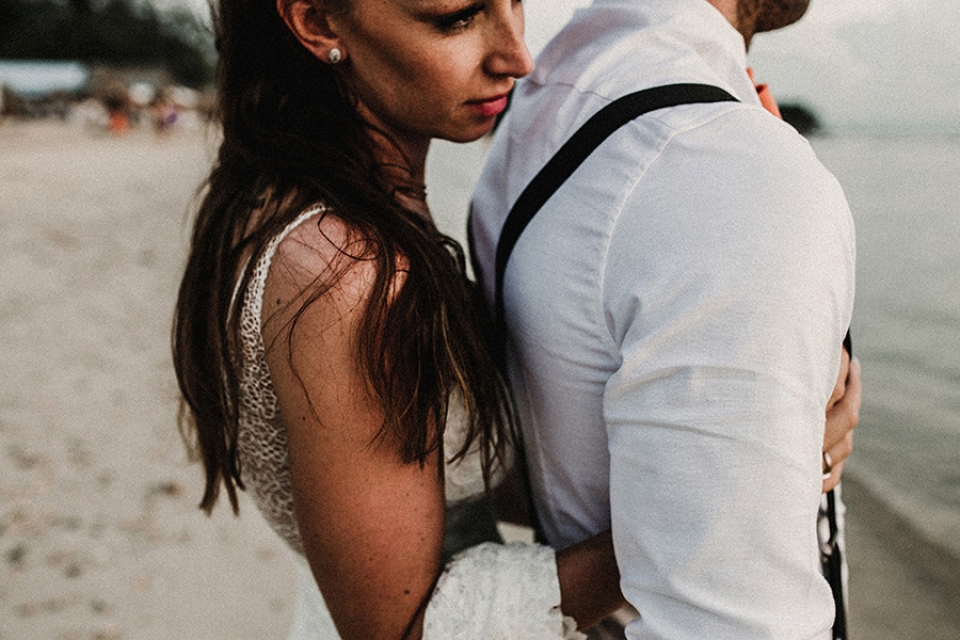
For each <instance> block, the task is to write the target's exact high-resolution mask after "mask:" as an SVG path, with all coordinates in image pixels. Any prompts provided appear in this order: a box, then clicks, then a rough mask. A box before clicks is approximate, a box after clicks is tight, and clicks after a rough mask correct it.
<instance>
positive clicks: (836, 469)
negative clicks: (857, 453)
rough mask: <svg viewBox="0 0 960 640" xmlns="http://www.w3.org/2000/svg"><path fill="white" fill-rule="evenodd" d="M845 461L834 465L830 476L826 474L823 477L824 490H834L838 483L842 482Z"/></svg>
mask: <svg viewBox="0 0 960 640" xmlns="http://www.w3.org/2000/svg"><path fill="white" fill-rule="evenodd" d="M843 465H844V463H843V462H840V463H838V464H835V465H833V470H832V471H831V472H830V475H829V476H826V475H825V476H824V479H823V492H824V493H826V492H827V491H832V490H833V489H836V487H837V485H838V484H840V476H841V475H843Z"/></svg>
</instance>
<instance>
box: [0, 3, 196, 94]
mask: <svg viewBox="0 0 960 640" xmlns="http://www.w3.org/2000/svg"><path fill="white" fill-rule="evenodd" d="M0 58H14V59H26V58H31V59H40V60H64V59H73V60H81V61H84V62H90V63H103V64H111V65H118V66H123V65H137V66H158V67H162V68H165V69H166V70H167V71H169V72H170V73H171V75H173V77H174V78H176V79H177V81H178V82H181V83H183V84H186V85H188V86H192V87H199V86H202V85H204V84H206V83H208V82H209V81H210V80H211V78H212V77H213V66H214V64H213V38H212V35H211V34H210V32H209V30H208V29H207V28H206V27H205V26H204V25H203V24H202V23H201V22H200V20H199V19H198V18H197V17H196V16H195V15H194V14H192V13H191V12H189V11H188V10H186V9H174V10H170V11H164V12H158V11H157V10H156V9H154V8H153V7H152V6H150V5H149V4H146V3H144V2H134V1H132V0H106V2H100V3H95V2H93V1H92V0H68V2H67V3H66V4H64V3H63V2H58V1H57V0H3V2H2V3H0Z"/></svg>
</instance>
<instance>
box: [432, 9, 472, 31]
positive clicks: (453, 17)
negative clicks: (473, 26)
mask: <svg viewBox="0 0 960 640" xmlns="http://www.w3.org/2000/svg"><path fill="white" fill-rule="evenodd" d="M481 11H483V5H482V4H474V5H470V6H469V7H467V8H465V9H461V10H460V11H456V12H454V13H451V14H449V15H446V16H442V17H440V18H437V20H436V22H435V24H436V25H437V28H438V29H440V30H441V31H458V30H460V29H466V28H467V27H469V26H470V23H472V22H473V20H474V18H476V17H477V14H478V13H480V12H481Z"/></svg>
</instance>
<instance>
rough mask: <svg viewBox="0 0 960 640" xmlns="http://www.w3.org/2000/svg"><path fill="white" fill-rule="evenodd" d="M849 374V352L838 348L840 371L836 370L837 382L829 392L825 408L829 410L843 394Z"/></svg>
mask: <svg viewBox="0 0 960 640" xmlns="http://www.w3.org/2000/svg"><path fill="white" fill-rule="evenodd" d="M849 375H850V354H849V353H847V350H846V349H841V350H840V371H839V372H837V382H836V384H835V385H834V386H833V393H831V394H830V399H829V400H828V401H827V409H828V410H829V409H830V408H831V407H832V406H833V405H835V404H837V402H838V401H839V400H840V398H842V397H843V396H844V394H845V393H846V389H847V378H848V377H849Z"/></svg>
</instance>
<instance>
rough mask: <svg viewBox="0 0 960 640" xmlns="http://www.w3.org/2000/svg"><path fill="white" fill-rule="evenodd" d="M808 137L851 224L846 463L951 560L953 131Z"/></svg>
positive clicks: (956, 329)
mask: <svg viewBox="0 0 960 640" xmlns="http://www.w3.org/2000/svg"><path fill="white" fill-rule="evenodd" d="M812 144H813V146H814V149H815V150H816V152H817V154H818V156H819V157H820V159H821V161H822V162H823V163H824V164H825V165H826V166H827V167H828V168H829V169H830V170H831V171H832V172H833V173H834V175H836V176H837V179H838V180H839V181H840V183H841V184H842V185H843V188H844V190H845V192H846V194H847V198H848V200H849V202H850V207H851V210H852V211H853V216H854V220H855V222H856V227H857V296H856V308H855V311H854V321H853V340H854V352H855V354H856V355H857V356H858V357H859V358H860V360H861V362H862V364H863V378H864V398H863V407H862V411H861V417H860V425H859V426H858V428H857V431H856V438H855V441H856V442H855V451H854V455H853V456H852V457H851V461H850V464H849V467H848V469H849V472H850V473H851V474H853V475H855V476H856V477H857V478H858V479H859V480H862V481H863V482H864V483H866V484H867V485H868V486H869V487H870V488H871V489H872V490H873V491H874V493H875V494H876V496H877V497H878V498H880V499H881V500H883V501H885V502H886V503H887V505H888V506H890V507H891V508H892V509H894V510H895V511H896V512H898V513H900V514H902V515H904V516H906V517H907V518H908V519H909V520H910V522H911V523H912V524H913V525H914V526H915V528H916V529H917V530H918V531H919V532H921V533H923V534H924V535H925V536H926V537H928V538H929V539H931V540H933V541H936V542H938V543H939V544H941V545H942V546H943V547H945V548H946V549H948V550H950V551H951V552H952V553H953V554H954V555H956V556H958V557H960V135H955V136H899V137H898V136H875V137H871V136H865V135H861V136H832V137H823V138H815V139H814V140H813V143H812Z"/></svg>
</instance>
